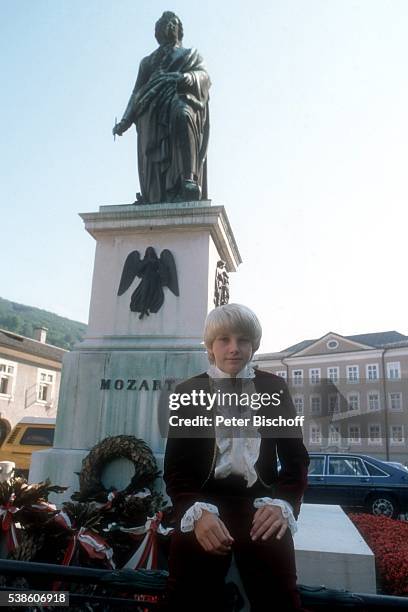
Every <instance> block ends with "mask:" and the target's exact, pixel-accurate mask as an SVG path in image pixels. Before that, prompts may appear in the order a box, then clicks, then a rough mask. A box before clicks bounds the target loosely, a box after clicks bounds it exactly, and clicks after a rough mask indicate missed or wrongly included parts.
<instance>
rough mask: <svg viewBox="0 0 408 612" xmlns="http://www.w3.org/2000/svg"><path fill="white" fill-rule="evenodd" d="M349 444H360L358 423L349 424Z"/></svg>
mask: <svg viewBox="0 0 408 612" xmlns="http://www.w3.org/2000/svg"><path fill="white" fill-rule="evenodd" d="M349 444H361V435H360V426H359V425H349Z"/></svg>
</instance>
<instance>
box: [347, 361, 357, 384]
mask: <svg viewBox="0 0 408 612" xmlns="http://www.w3.org/2000/svg"><path fill="white" fill-rule="evenodd" d="M359 378H360V373H359V367H358V366H357V365H351V366H347V382H349V383H355V382H358V381H359Z"/></svg>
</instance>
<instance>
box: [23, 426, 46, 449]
mask: <svg viewBox="0 0 408 612" xmlns="http://www.w3.org/2000/svg"><path fill="white" fill-rule="evenodd" d="M53 442H54V428H51V427H27V429H26V431H25V432H24V435H23V437H22V438H21V441H20V444H23V445H28V446H52V445H53Z"/></svg>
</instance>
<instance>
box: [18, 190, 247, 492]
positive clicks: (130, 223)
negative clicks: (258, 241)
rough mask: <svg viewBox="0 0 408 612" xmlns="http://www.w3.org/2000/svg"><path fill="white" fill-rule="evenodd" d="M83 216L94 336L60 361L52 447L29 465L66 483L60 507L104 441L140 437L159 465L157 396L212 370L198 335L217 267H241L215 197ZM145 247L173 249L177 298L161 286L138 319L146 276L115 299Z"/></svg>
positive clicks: (38, 474) (36, 474)
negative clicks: (89, 243)
mask: <svg viewBox="0 0 408 612" xmlns="http://www.w3.org/2000/svg"><path fill="white" fill-rule="evenodd" d="M81 217H82V219H83V220H84V222H85V229H86V230H87V231H88V232H89V233H90V234H91V235H92V236H93V237H94V238H95V240H96V253H95V265H94V274H93V282H92V294H91V304H90V311H89V325H88V330H87V334H86V337H85V339H84V341H83V342H81V343H80V344H79V345H77V346H76V347H75V349H74V350H73V351H71V352H70V353H68V354H67V355H66V356H65V358H64V363H63V369H62V378H61V389H60V396H59V403H58V413H57V424H56V432H55V441H54V447H53V448H52V449H50V450H47V451H40V452H38V453H34V455H33V459H32V464H31V469H30V481H31V482H33V481H38V480H42V479H44V478H45V477H49V478H51V480H52V482H53V483H56V484H60V485H65V486H69V487H70V489H69V490H68V491H67V493H66V494H65V495H64V497H63V498H62V497H61V496H60V497H59V498H58V499H59V501H61V500H62V499H67V498H69V496H70V495H71V494H72V492H73V490H78V484H77V483H78V480H77V476H75V474H74V472H78V471H79V470H80V468H81V461H82V458H83V457H84V456H85V455H86V454H87V453H88V451H89V449H90V448H91V447H92V446H94V445H95V444H96V443H98V442H99V441H100V440H102V439H104V438H105V437H107V436H110V435H118V434H129V435H135V436H136V437H139V438H143V440H145V442H147V444H149V446H150V447H151V448H152V450H153V451H154V452H155V453H156V455H157V457H158V459H159V462H160V459H161V456H162V453H163V450H164V444H165V440H164V439H163V438H162V437H161V434H160V431H159V426H158V421H159V411H158V401H159V397H160V392H161V390H166V389H169V388H171V386H172V385H173V386H174V381H176V380H180V379H184V378H188V377H189V376H192V375H194V374H197V373H198V372H200V371H202V370H204V369H205V368H206V367H207V357H206V352H205V350H204V346H203V344H202V332H203V325H204V320H205V317H206V315H207V312H208V311H209V310H210V309H211V308H213V307H214V303H213V298H214V283H215V274H216V266H217V262H218V260H220V259H221V260H223V261H224V262H225V263H226V268H227V271H228V272H234V271H235V270H236V268H237V266H238V265H239V263H240V262H241V258H240V255H239V252H238V248H237V245H236V243H235V240H234V237H233V234H232V231H231V228H230V225H229V222H228V219H227V216H226V213H225V210H224V207H223V206H212V205H211V202H210V201H201V202H181V203H177V204H156V205H142V206H137V205H126V206H102V207H101V208H100V210H99V212H95V213H84V214H81ZM148 247H153V248H154V249H155V251H156V253H157V255H158V256H160V254H161V252H162V251H163V249H168V250H170V251H171V253H172V254H173V257H174V260H175V264H176V268H177V274H178V283H179V293H180V295H179V297H177V296H175V295H174V294H173V293H172V292H171V291H170V290H169V289H168V288H166V287H165V288H164V293H165V299H164V304H163V306H162V308H161V309H160V310H159V312H158V313H156V314H150V316H145V317H143V318H142V319H140V318H139V313H135V312H131V311H130V308H129V305H130V299H131V295H132V293H133V291H134V290H135V288H136V287H137V286H138V283H139V282H140V279H139V278H136V279H135V280H134V281H133V283H132V285H131V286H130V287H129V289H128V290H127V291H126V292H125V293H124V294H123V295H121V296H118V295H117V293H118V287H119V282H120V279H121V275H122V270H123V266H124V263H125V260H126V258H127V256H128V255H129V253H131V252H132V251H134V250H137V251H139V253H140V256H141V258H142V259H143V257H144V254H145V251H146V249H147V248H148ZM122 471H123V465H122V467H121V468H119V467H118V469H117V475H118V478H120V474H121V473H122Z"/></svg>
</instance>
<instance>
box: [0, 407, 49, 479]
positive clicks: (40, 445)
mask: <svg viewBox="0 0 408 612" xmlns="http://www.w3.org/2000/svg"><path fill="white" fill-rule="evenodd" d="M54 432H55V419H52V418H43V417H24V418H23V419H22V420H21V421H20V422H19V423H17V425H15V426H14V427H13V429H12V430H11V432H10V433H9V435H8V436H7V438H6V439H5V440H4V442H3V444H2V445H1V447H0V461H13V462H14V463H15V465H16V467H15V474H17V475H19V474H21V475H24V476H28V471H29V469H30V463H31V455H32V453H33V452H34V451H37V450H44V449H45V448H49V447H51V446H52V445H53V442H54Z"/></svg>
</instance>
